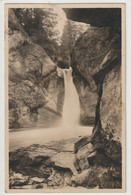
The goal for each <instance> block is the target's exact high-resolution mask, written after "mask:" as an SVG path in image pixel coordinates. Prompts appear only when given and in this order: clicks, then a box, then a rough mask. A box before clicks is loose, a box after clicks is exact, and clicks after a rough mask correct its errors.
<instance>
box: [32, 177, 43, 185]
mask: <svg viewBox="0 0 131 195" xmlns="http://www.w3.org/2000/svg"><path fill="white" fill-rule="evenodd" d="M31 181H32V183H36V184H37V183H42V182H44V181H45V179H44V178H38V177H32V178H31Z"/></svg>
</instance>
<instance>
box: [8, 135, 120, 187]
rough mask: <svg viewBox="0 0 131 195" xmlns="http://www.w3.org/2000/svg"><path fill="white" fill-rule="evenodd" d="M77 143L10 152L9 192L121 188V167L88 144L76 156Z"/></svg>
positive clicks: (25, 148) (33, 146)
mask: <svg viewBox="0 0 131 195" xmlns="http://www.w3.org/2000/svg"><path fill="white" fill-rule="evenodd" d="M78 140H79V138H72V139H67V140H60V141H53V142H50V143H47V144H45V145H39V144H33V145H31V146H29V147H22V148H20V149H18V150H16V151H13V152H10V153H9V159H10V165H9V166H10V178H9V186H10V189H41V188H42V189H52V188H53V189H58V188H66V187H72V188H74V187H75V188H77V187H78V188H79V187H84V188H85V189H94V188H104V189H105V188H110V189H113V188H121V163H120V162H119V164H116V163H115V161H113V160H111V159H110V158H109V157H107V155H106V154H105V153H104V152H103V151H102V150H100V149H99V150H97V148H94V146H93V145H92V144H91V143H89V144H87V145H86V146H85V147H84V148H82V149H79V151H77V153H75V152H74V144H75V143H76V142H77V141H78ZM85 153H86V154H85ZM87 153H88V154H87Z"/></svg>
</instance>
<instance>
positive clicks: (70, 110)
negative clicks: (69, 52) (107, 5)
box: [62, 67, 80, 127]
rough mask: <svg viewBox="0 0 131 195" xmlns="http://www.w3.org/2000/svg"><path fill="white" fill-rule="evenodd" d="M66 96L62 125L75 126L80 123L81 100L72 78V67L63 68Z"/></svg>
mask: <svg viewBox="0 0 131 195" xmlns="http://www.w3.org/2000/svg"><path fill="white" fill-rule="evenodd" d="M62 71H63V76H64V86H65V98H64V105H63V112H62V125H63V126H64V127H73V126H78V125H79V119H80V102H79V96H78V93H77V91H76V88H75V85H74V83H73V78H72V68H71V67H70V68H69V69H63V70H62Z"/></svg>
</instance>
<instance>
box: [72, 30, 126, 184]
mask: <svg viewBox="0 0 131 195" xmlns="http://www.w3.org/2000/svg"><path fill="white" fill-rule="evenodd" d="M83 45H84V46H83ZM120 52H121V47H120V35H119V34H115V33H114V34H112V33H111V32H110V29H109V28H96V27H94V28H89V29H88V30H87V32H85V33H84V34H83V35H82V36H81V37H80V38H79V39H78V40H77V42H76V45H75V47H74V50H73V53H72V67H73V68H74V77H75V75H79V77H80V78H81V80H83V83H85V85H86V86H88V88H89V89H90V90H91V91H92V92H93V91H94V92H95V91H97V94H98V96H97V104H96V108H95V127H94V130H93V135H92V137H90V138H89V137H84V138H82V139H81V140H79V141H78V142H77V143H76V144H75V151H76V162H75V166H76V169H77V170H78V172H79V174H78V175H77V176H76V177H75V178H74V183H76V185H81V184H82V183H83V184H82V185H84V186H88V187H92V186H94V187H98V188H121V187H122V186H121V177H122V176H121V158H122V156H121V155H122V153H121V131H122V129H121V128H122V124H121V120H122V111H121V107H122V102H121V101H122V99H121V67H120V65H121V59H120ZM87 104H88V102H87ZM85 172H87V173H86V176H83V175H84V173H85ZM81 178H83V179H82V181H83V182H82V183H81V182H80V180H81ZM103 178H104V179H103ZM80 183H81V184H80Z"/></svg>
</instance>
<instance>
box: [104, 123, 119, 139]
mask: <svg viewBox="0 0 131 195" xmlns="http://www.w3.org/2000/svg"><path fill="white" fill-rule="evenodd" d="M101 134H102V138H103V140H108V141H112V140H114V138H115V139H117V141H119V136H118V135H117V132H116V130H115V129H112V128H111V125H110V124H109V123H107V125H106V127H105V129H101Z"/></svg>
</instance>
